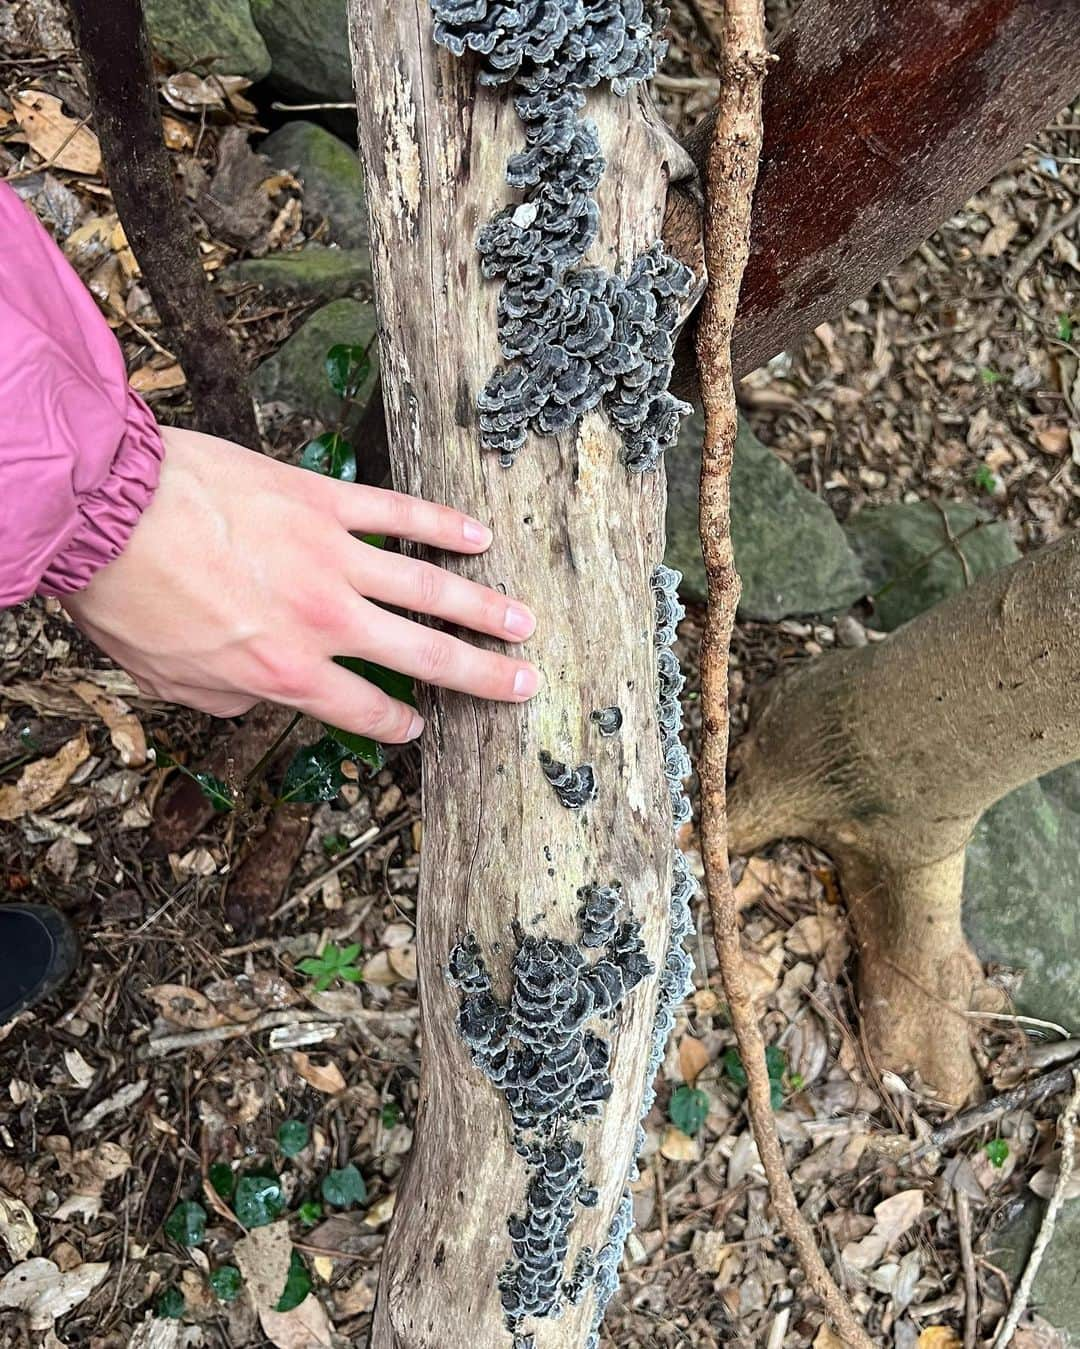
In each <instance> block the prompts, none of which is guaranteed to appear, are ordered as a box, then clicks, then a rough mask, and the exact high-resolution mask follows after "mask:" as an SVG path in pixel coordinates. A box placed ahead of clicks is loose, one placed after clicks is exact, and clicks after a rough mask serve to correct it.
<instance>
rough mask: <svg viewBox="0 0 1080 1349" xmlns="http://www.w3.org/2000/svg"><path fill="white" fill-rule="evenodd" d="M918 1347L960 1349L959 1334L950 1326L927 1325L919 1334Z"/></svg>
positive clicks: (920, 1348)
mask: <svg viewBox="0 0 1080 1349" xmlns="http://www.w3.org/2000/svg"><path fill="white" fill-rule="evenodd" d="M919 1349H960V1336H959V1335H957V1333H956V1331H955V1330H953V1329H952V1327H951V1326H927V1327H926V1329H925V1330H924V1331H923V1332H922V1334H921V1335H920V1336H919Z"/></svg>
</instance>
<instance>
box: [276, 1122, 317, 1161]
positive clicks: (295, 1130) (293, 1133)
mask: <svg viewBox="0 0 1080 1349" xmlns="http://www.w3.org/2000/svg"><path fill="white" fill-rule="evenodd" d="M310 1138H311V1130H310V1129H309V1128H308V1127H307V1125H306V1124H305V1123H304V1121H303V1120H302V1119H287V1120H285V1121H284V1122H283V1123H282V1125H281V1127H280V1129H278V1131H277V1141H278V1147H279V1148H280V1149H281V1151H282V1152H283V1153H284V1154H285V1156H286V1157H295V1156H296V1155H297V1153H299V1152H303V1150H304V1149H305V1148H306V1147H307V1145H308V1142H309V1140H310Z"/></svg>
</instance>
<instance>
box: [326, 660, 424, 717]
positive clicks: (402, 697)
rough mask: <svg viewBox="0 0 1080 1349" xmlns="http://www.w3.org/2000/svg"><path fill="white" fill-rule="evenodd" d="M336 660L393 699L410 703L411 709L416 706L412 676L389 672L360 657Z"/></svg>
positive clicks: (395, 671)
mask: <svg viewBox="0 0 1080 1349" xmlns="http://www.w3.org/2000/svg"><path fill="white" fill-rule="evenodd" d="M334 660H335V661H336V662H337V664H338V665H342V666H344V667H345V669H346V670H351V671H352V673H353V674H355V675H359V676H360V678H361V679H366V680H367V681H368V683H369V684H374V685H375V687H376V688H377V689H382V691H383V692H384V693H388V694H389V695H390V697H391V698H396V699H397V700H398V702H402V703H408V704H409V706H410V707H415V706H416V691H415V689H414V688H413V681H412V676H411V675H406V674H402V673H401V672H400V670H388V669H386V667H385V666H383V665H376V664H375V662H374V661H371V660H362V659H361V658H360V657H359V656H335V657H334Z"/></svg>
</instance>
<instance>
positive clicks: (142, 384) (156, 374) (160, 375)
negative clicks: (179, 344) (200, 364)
mask: <svg viewBox="0 0 1080 1349" xmlns="http://www.w3.org/2000/svg"><path fill="white" fill-rule="evenodd" d="M128 383H129V384H130V385H131V387H132V388H133V389H134V390H135V392H136V393H164V392H165V390H167V389H182V388H183V387H184V385H185V384H186V383H187V376H186V375H185V374H184V372H183V370H181V368H180V366H179V365H178V364H177V363H176V362H175V361H173V363H172V364H171V365H165V366H162V367H161V368H160V369H157V368H155V367H154V366H152V365H141V366H139V368H138V370H136V371H134V372H133V373H132V375H131V378H130V379H129V380H128Z"/></svg>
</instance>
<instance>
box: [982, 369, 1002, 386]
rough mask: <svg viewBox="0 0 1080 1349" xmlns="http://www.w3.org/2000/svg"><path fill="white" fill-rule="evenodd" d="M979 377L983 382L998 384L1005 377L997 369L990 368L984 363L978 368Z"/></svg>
mask: <svg viewBox="0 0 1080 1349" xmlns="http://www.w3.org/2000/svg"><path fill="white" fill-rule="evenodd" d="M979 378H980V379H981V380H982V382H983V383H984V384H1000V383H1001V381H1002V380H1003V379H1004V378H1005V376H1004V375H1003V374H1001V373H1000V371H998V370H991V369H990V367H989V366H988V365H984V366H982V367H981V368H980V370H979Z"/></svg>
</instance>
